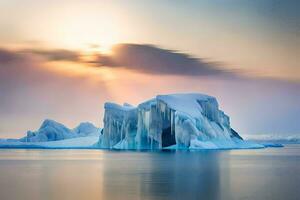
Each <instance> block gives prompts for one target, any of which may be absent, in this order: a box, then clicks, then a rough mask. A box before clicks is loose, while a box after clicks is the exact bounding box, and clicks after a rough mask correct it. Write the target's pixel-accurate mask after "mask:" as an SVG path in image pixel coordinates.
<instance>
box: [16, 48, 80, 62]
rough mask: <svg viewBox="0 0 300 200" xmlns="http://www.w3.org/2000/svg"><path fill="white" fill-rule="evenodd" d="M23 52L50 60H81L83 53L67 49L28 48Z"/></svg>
mask: <svg viewBox="0 0 300 200" xmlns="http://www.w3.org/2000/svg"><path fill="white" fill-rule="evenodd" d="M21 52H22V53H30V54H34V55H39V56H42V57H44V58H45V59H47V60H49V61H73V62H78V61H80V60H81V58H80V57H81V54H80V52H77V51H71V50H66V49H50V50H43V49H26V50H23V51H21Z"/></svg>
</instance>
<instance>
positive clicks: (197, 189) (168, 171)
mask: <svg viewBox="0 0 300 200" xmlns="http://www.w3.org/2000/svg"><path fill="white" fill-rule="evenodd" d="M299 164H300V146H299V145H288V146H287V147H285V148H269V149H256V150H235V151H219V150H218V151H195V152H193V151H154V152H136V151H134V152H132V151H103V150H12V149H10V150H5V149H2V150H0V199H6V200H9V199H32V200H37V199H72V200H74V199H113V200H115V199H122V200H123V199H124V200H126V199H130V200H132V199H254V200H255V199H273V200H277V199H299V197H300V194H299V192H298V188H299V183H300V175H299V174H300V168H299Z"/></svg>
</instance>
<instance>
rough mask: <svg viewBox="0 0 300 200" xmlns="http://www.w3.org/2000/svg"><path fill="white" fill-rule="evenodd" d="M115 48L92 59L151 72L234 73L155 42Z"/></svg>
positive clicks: (201, 74)
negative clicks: (155, 44) (109, 52)
mask: <svg viewBox="0 0 300 200" xmlns="http://www.w3.org/2000/svg"><path fill="white" fill-rule="evenodd" d="M112 52H113V53H112V54H111V55H101V54H99V55H98V56H97V59H95V60H93V61H92V63H94V64H96V66H106V67H114V68H116V67H123V68H127V69H130V70H134V71H138V72H142V73H148V74H163V75H185V76H207V75H225V74H226V75H229V74H232V72H229V71H225V70H223V69H221V68H220V63H217V62H206V61H204V59H201V58H194V57H192V56H190V55H188V54H185V53H179V52H176V51H173V50H168V49H162V48H159V47H156V46H153V45H147V44H119V45H116V46H115V47H114V48H113V49H112Z"/></svg>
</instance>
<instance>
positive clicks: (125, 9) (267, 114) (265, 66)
mask: <svg viewBox="0 0 300 200" xmlns="http://www.w3.org/2000/svg"><path fill="white" fill-rule="evenodd" d="M299 10H300V3H299V1H293V0H286V1H279V0H264V1H261V0H226V1H225V0H214V1H208V0H205V1H204V0H203V1H199V0H198V1H196V0H195V1H179V0H178V1H176V0H175V1H155V0H154V1H143V0H136V1H134V0H131V1H129V0H128V1H124V0H123V1H121V0H120V1H96V0H95V1H93V0H90V1H83V0H75V1H70V0H60V1H55V0H54V1H46V0H45V1H43V0H27V1H21V0H0V44H1V46H0V48H1V51H0V73H1V74H0V78H1V80H0V90H1V93H0V134H1V135H2V136H5V137H9V136H12V137H13V136H21V135H22V134H24V132H26V130H27V129H35V128H38V126H39V124H40V123H41V121H42V120H43V119H44V118H53V119H56V120H58V121H61V122H63V123H66V124H67V125H68V126H75V125H76V124H77V123H79V122H80V121H92V122H94V123H96V124H97V125H102V116H103V108H102V107H103V103H104V102H105V101H108V100H111V101H117V102H119V103H121V102H122V101H128V102H132V103H135V104H136V103H138V102H139V101H142V100H144V99H146V98H151V97H152V96H154V95H156V94H158V93H169V92H205V93H208V94H211V95H214V96H217V98H218V99H219V102H220V105H221V108H222V109H223V110H224V111H225V112H226V113H228V114H229V115H230V116H231V119H232V126H233V127H234V128H236V129H237V130H238V131H239V132H240V133H241V134H242V135H243V134H255V133H264V134H277V133H280V134H297V133H300V123H299V115H300V105H299V103H298V102H300V94H299V93H300V92H299V91H300V66H299V63H300V60H299V55H300V36H299V35H300V12H299ZM119 43H127V44H126V45H117V44H119ZM128 43H129V44H128ZM133 44H135V45H133ZM146 44H147V45H146ZM115 45H117V47H115V48H112V46H115ZM153 45H154V46H153ZM179 53H182V54H179ZM194 58H196V60H195V59H194ZM197 59H200V60H197ZM207 62H209V64H207Z"/></svg>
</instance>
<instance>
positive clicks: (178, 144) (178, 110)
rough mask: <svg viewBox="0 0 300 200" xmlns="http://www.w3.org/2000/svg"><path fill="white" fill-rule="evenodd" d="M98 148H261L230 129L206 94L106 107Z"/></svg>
mask: <svg viewBox="0 0 300 200" xmlns="http://www.w3.org/2000/svg"><path fill="white" fill-rule="evenodd" d="M104 108H105V114H104V120H103V121H104V128H103V130H102V131H101V134H100V136H99V141H98V143H97V145H98V147H99V148H108V149H111V148H115V149H162V148H171V149H231V148H260V147H263V146H262V145H259V144H256V143H253V142H246V141H244V140H243V139H242V138H241V137H240V136H239V134H238V133H237V132H236V131H234V130H233V129H232V128H231V126H230V120H229V117H228V116H227V115H226V114H225V113H224V112H223V111H221V110H220V109H219V105H218V102H217V100H216V98H215V97H211V96H208V95H204V94H171V95H158V96H156V97H155V98H153V99H151V100H148V101H146V102H143V103H141V104H139V105H138V106H137V107H134V106H131V105H129V104H124V105H123V106H122V105H117V104H115V103H105V105H104Z"/></svg>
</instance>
